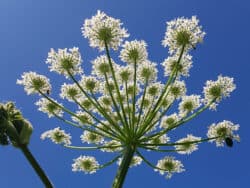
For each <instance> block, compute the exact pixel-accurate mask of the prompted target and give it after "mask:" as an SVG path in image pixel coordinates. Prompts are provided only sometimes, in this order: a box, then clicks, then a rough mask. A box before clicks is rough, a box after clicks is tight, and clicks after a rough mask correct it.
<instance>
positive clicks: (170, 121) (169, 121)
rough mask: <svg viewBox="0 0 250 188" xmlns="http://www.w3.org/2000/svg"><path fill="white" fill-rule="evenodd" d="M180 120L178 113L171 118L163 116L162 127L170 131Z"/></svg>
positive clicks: (170, 116)
mask: <svg viewBox="0 0 250 188" xmlns="http://www.w3.org/2000/svg"><path fill="white" fill-rule="evenodd" d="M179 120H180V117H179V116H178V115H177V113H173V114H172V115H169V116H163V117H162V120H161V124H160V127H161V128H164V129H169V128H171V127H172V126H174V125H175V123H177V122H178V121H179Z"/></svg>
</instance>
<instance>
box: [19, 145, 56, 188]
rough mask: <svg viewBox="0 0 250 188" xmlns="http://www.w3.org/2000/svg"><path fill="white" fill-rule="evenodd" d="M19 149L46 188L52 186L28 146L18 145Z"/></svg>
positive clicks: (51, 187)
mask: <svg viewBox="0 0 250 188" xmlns="http://www.w3.org/2000/svg"><path fill="white" fill-rule="evenodd" d="M20 149H21V151H22V152H23V154H24V155H25V157H26V159H27V160H28V161H29V163H30V164H31V166H32V167H33V169H34V170H35V171H36V173H37V175H38V176H39V178H40V179H41V180H42V182H43V184H44V186H45V187H46V188H53V185H52V183H51V182H50V180H49V178H48V177H47V176H46V174H45V172H44V171H43V169H42V168H41V167H40V165H39V164H38V162H37V161H36V159H35V158H34V156H33V155H32V153H31V152H30V151H29V149H28V147H27V146H26V145H22V146H20Z"/></svg>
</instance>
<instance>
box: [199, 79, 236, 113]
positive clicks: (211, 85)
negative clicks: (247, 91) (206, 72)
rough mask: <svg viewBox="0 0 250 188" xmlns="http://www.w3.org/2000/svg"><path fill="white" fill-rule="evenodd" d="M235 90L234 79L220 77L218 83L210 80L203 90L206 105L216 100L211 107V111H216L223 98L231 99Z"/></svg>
mask: <svg viewBox="0 0 250 188" xmlns="http://www.w3.org/2000/svg"><path fill="white" fill-rule="evenodd" d="M235 88H236V86H235V84H234V79H233V78H230V77H227V76H221V75H220V76H218V79H217V80H216V81H212V80H208V81H207V82H206V85H205V87H204V88H203V93H204V95H205V99H204V103H205V104H209V103H210V102H211V101H212V100H214V99H216V101H215V102H214V103H213V104H212V105H211V106H210V109H213V110H215V109H216V106H217V105H218V103H219V102H220V101H221V100H222V98H225V97H229V96H230V93H231V92H232V91H233V90H235Z"/></svg>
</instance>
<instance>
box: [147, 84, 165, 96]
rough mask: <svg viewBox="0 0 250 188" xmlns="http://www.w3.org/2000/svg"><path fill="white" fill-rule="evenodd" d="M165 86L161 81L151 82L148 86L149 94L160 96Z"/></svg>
mask: <svg viewBox="0 0 250 188" xmlns="http://www.w3.org/2000/svg"><path fill="white" fill-rule="evenodd" d="M163 87H164V85H163V84H161V83H160V82H154V83H150V84H149V85H148V88H147V95H149V96H152V97H158V96H159V95H160V94H161V92H162V90H163Z"/></svg>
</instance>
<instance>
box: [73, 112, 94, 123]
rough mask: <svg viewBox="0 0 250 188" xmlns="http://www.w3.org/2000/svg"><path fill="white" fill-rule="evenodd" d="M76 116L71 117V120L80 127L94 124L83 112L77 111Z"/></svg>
mask: <svg viewBox="0 0 250 188" xmlns="http://www.w3.org/2000/svg"><path fill="white" fill-rule="evenodd" d="M76 116H77V117H78V118H77V117H75V116H72V120H73V121H74V122H76V123H79V124H80V125H86V126H89V125H92V124H93V123H94V121H93V118H92V117H91V116H90V115H89V114H88V113H87V112H83V111H77V112H76Z"/></svg>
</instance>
